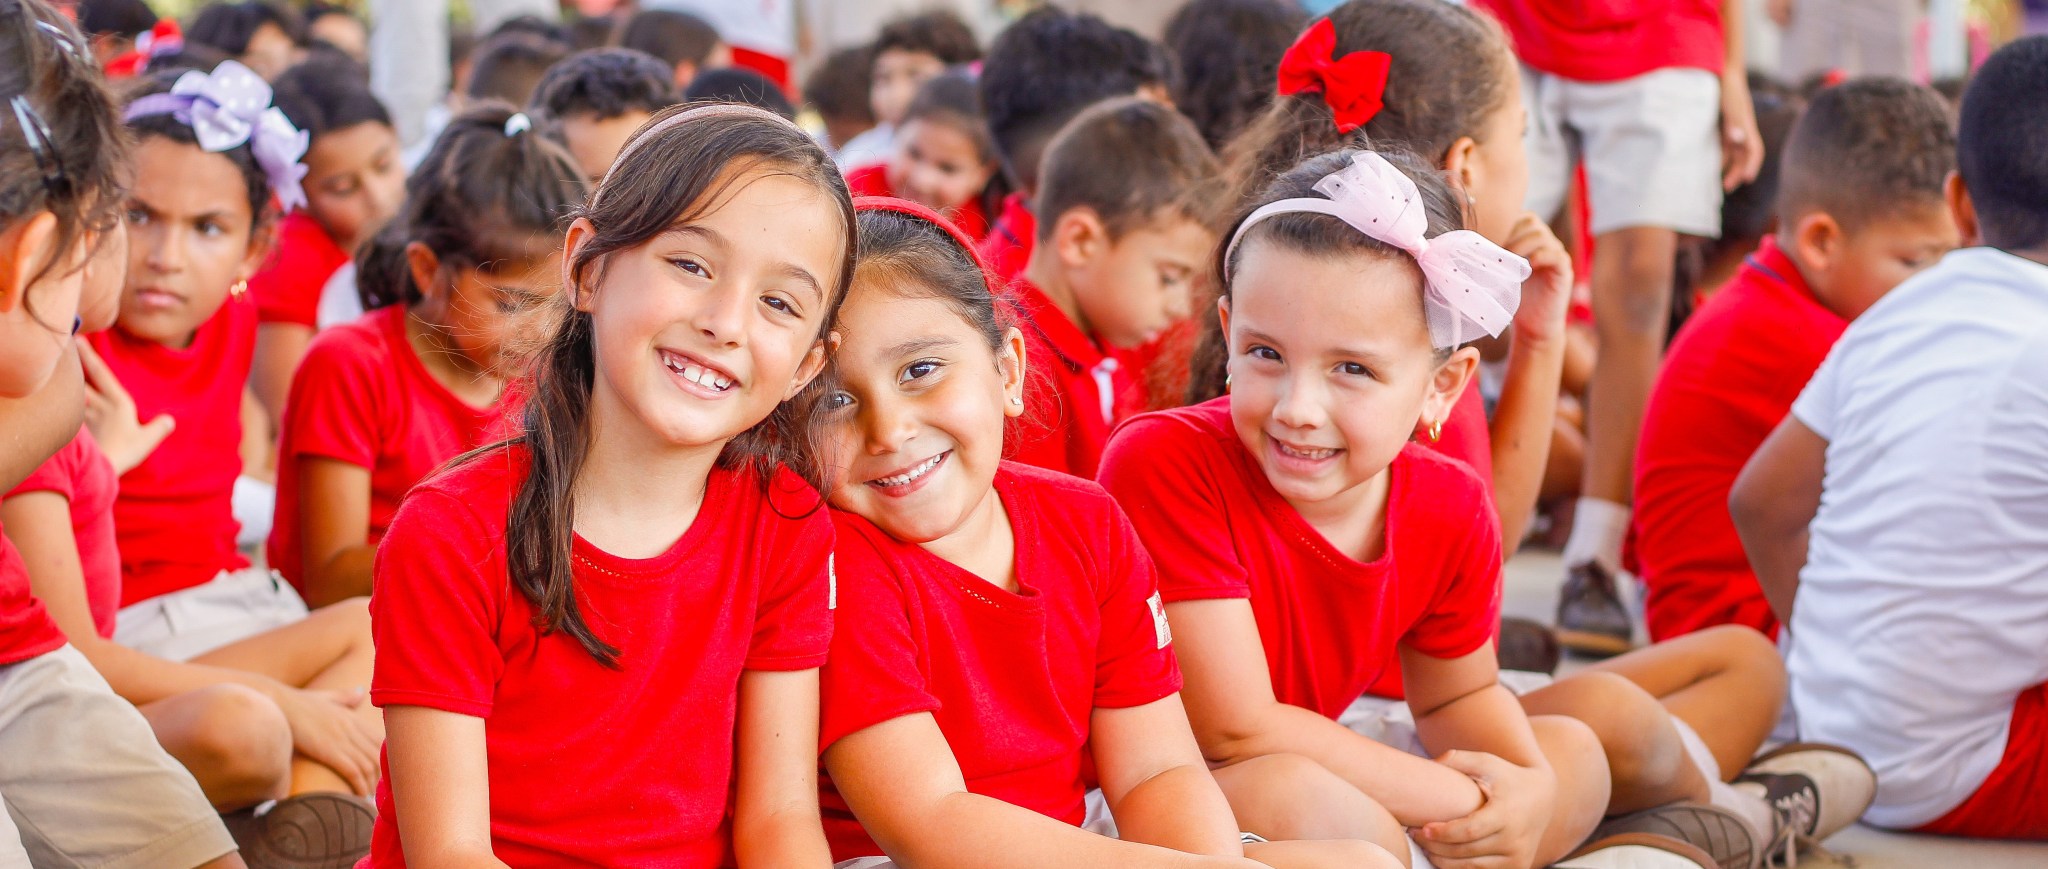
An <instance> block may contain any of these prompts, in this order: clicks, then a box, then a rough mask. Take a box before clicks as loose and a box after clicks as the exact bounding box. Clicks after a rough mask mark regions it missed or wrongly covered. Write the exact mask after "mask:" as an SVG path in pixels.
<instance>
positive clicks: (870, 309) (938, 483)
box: [822, 273, 1024, 544]
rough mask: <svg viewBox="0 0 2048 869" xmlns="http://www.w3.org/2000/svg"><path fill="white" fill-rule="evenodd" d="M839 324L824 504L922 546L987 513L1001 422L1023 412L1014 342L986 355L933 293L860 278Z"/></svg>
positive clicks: (1011, 335)
mask: <svg viewBox="0 0 2048 869" xmlns="http://www.w3.org/2000/svg"><path fill="white" fill-rule="evenodd" d="M839 324H840V325H839V328H838V330H837V334H838V335H839V339H840V340H839V344H838V346H837V347H836V348H835V349H834V350H833V351H832V359H833V370H834V372H835V373H836V374H837V375H838V380H839V391H838V392H836V393H834V394H833V395H832V396H830V397H829V398H828V399H827V400H826V403H825V411H824V419H825V420H826V428H825V431H824V433H823V435H824V436H823V438H822V439H823V440H824V442H825V450H824V459H825V461H824V464H825V467H826V474H827V479H828V480H829V481H830V485H829V488H828V490H827V491H828V492H829V494H830V497H831V501H832V506H834V507H837V508H839V509H841V510H845V511H847V512H850V513H853V514H856V515H858V516H860V517H861V518H864V519H866V520H868V521H870V522H873V523H875V525H876V527H878V528H881V529H882V530H883V531H885V532H887V533H888V534H889V536H891V537H894V538H896V539H898V540H902V541H905V542H908V543H920V544H925V543H931V542H933V541H936V540H940V539H942V538H945V537H946V536H947V535H949V534H952V533H953V532H955V531H956V530H959V529H961V528H962V527H963V526H966V525H967V520H968V518H969V517H970V516H973V515H974V514H975V513H977V512H978V511H981V510H986V509H992V508H993V507H994V506H995V498H996V497H997V496H996V493H995V489H994V487H993V483H994V481H995V476H996V470H997V468H998V467H999V466H1000V465H1001V463H1002V458H1003V426H1004V423H1005V421H1006V420H1007V419H1008V418H1009V417H1011V416H1015V415H1017V414H1018V413H1020V412H1022V410H1023V382H1024V381H1023V362H1022V360H1023V354H1024V337H1023V335H1022V334H1021V333H1020V332H1018V331H1017V330H1016V329H1010V330H1009V331H1008V334H1007V335H1005V337H1004V340H1003V347H1002V348H1001V349H992V348H990V347H989V342H988V339H987V338H986V337H983V335H982V333H981V332H980V331H978V330H976V329H975V328H974V326H973V325H971V324H969V323H968V322H967V320H966V319H964V318H963V317H962V316H961V314H960V312H959V311H958V310H957V309H956V308H955V307H954V306H953V305H952V304H951V303H949V302H947V301H945V300H944V299H943V298H942V297H938V296H936V295H934V294H932V293H928V292H923V291H913V292H909V293H906V292H904V290H903V288H901V287H896V286H891V285H890V278H889V277H879V278H877V277H871V276H870V275H869V274H866V273H863V274H861V275H859V276H857V277H856V278H855V280H854V285H853V289H852V290H850V291H849V292H848V295H847V299H846V304H845V305H844V306H843V307H841V308H840V311H839Z"/></svg>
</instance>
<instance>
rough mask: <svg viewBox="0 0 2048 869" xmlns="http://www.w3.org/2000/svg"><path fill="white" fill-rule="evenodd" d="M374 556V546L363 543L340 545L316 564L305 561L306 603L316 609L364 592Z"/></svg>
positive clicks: (367, 584)
mask: <svg viewBox="0 0 2048 869" xmlns="http://www.w3.org/2000/svg"><path fill="white" fill-rule="evenodd" d="M376 560H377V547H375V546H371V545H370V544H368V543H364V544H360V545H357V546H350V547H347V548H345V549H342V550H340V551H338V552H336V553H334V554H333V555H332V556H331V557H329V558H327V559H326V560H325V561H323V562H321V563H320V564H319V565H317V566H316V565H307V567H308V568H309V569H308V570H307V571H306V575H305V577H304V579H305V586H306V606H308V607H311V608H313V609H319V608H320V607H323V606H326V605H328V604H331V603H340V602H341V601H344V600H347V599H349V598H352V597H363V596H366V595H368V594H369V593H370V585H371V582H370V580H371V570H372V567H373V566H374V565H375V564H376Z"/></svg>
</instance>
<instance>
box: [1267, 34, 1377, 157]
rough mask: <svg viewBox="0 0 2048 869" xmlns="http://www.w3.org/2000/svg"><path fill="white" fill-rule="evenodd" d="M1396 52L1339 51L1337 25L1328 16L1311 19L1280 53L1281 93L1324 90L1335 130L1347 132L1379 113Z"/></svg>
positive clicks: (1319, 91) (1323, 93)
mask: <svg viewBox="0 0 2048 869" xmlns="http://www.w3.org/2000/svg"><path fill="white" fill-rule="evenodd" d="M1393 61H1394V58H1393V55H1390V54H1388V53H1386V52H1384V51H1354V52H1351V53H1350V54H1347V55H1344V56H1343V57H1337V28H1336V27H1335V26H1334V25H1332V24H1331V23H1330V19H1328V18H1324V19H1322V20H1320V21H1317V22H1316V23H1315V24H1313V25H1311V26H1310V27H1309V29H1308V30H1307V32H1304V33H1303V34H1301V38H1300V39H1297V40H1295V41H1294V44H1293V45H1291V46H1288V48H1287V53H1286V54H1285V55H1282V56H1281V57H1280V95H1281V96H1283V97H1284V96H1287V95H1289V94H1298V93H1321V94H1322V95H1323V102H1324V103H1326V104H1328V105H1329V107H1330V114H1331V115H1332V116H1334V117H1335V118H1336V119H1337V132H1339V133H1349V132H1351V131H1352V130H1356V129H1358V128H1359V127H1363V126H1365V122H1367V121H1370V120H1372V118H1373V116H1374V115H1377V114H1379V113H1380V109H1381V107H1382V106H1383V105H1384V104H1383V103H1382V102H1381V101H1380V98H1381V97H1382V96H1384V95H1385V94H1386V91H1387V67H1388V65H1390V64H1392V63H1393Z"/></svg>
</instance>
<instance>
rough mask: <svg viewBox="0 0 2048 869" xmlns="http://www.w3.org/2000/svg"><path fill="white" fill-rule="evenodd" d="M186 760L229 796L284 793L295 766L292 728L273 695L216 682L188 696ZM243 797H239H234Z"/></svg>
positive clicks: (263, 796) (252, 797)
mask: <svg viewBox="0 0 2048 869" xmlns="http://www.w3.org/2000/svg"><path fill="white" fill-rule="evenodd" d="M188 698H189V700H190V702H191V703H192V704H193V711H192V714H191V717H190V718H189V719H188V720H187V726H188V727H189V728H190V732H189V733H187V734H186V735H185V739H184V743H185V745H186V746H187V751H186V754H187V757H186V762H187V763H190V764H193V765H194V766H200V767H203V771H201V770H195V772H200V773H201V776H200V777H201V778H204V779H206V780H208V781H210V782H213V783H215V784H216V785H217V789H218V790H221V791H223V795H225V796H228V797H230V798H231V799H232V798H233V797H236V796H242V797H247V798H248V799H249V800H250V801H257V800H261V799H269V798H276V797H281V796H283V795H284V788H285V785H286V782H287V776H288V774H289V773H290V770H291V758H292V732H291V725H290V724H289V723H288V722H286V721H285V717H284V712H283V710H280V709H278V708H277V704H276V703H273V702H271V700H270V698H268V697H265V696H263V695H262V694H261V693H260V692H258V691H256V690H255V689H253V688H248V687H244V686H241V685H213V686H209V687H206V688H201V689H198V690H196V691H193V692H192V693H191V694H190V695H188ZM236 801H239V800H236Z"/></svg>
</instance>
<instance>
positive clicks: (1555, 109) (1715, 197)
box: [1522, 66, 1721, 238]
mask: <svg viewBox="0 0 2048 869" xmlns="http://www.w3.org/2000/svg"><path fill="white" fill-rule="evenodd" d="M1522 101H1523V104H1524V105H1526V106H1527V107H1528V110H1529V128H1528V133H1527V134H1526V135H1524V136H1523V138H1522V145H1523V148H1524V149H1525V150H1527V151H1528V152H1529V196H1528V199H1527V205H1528V207H1529V210H1530V211H1534V212H1536V214H1537V216H1539V217H1542V218H1543V219H1545V220H1548V219H1550V218H1551V217H1554V216H1556V215H1557V213H1558V212H1559V210H1560V209H1562V208H1563V207H1564V201H1565V194H1566V193H1567V192H1569V191H1570V190H1571V186H1572V180H1573V178H1574V177H1576V176H1575V174H1574V173H1573V172H1572V168H1573V166H1574V165H1576V164H1579V163H1584V164H1585V167H1586V195H1587V199H1588V205H1589V206H1590V207H1591V209H1592V230H1593V234H1594V235H1596V236H1597V235H1601V234H1603V233H1607V232H1612V231H1614V230H1617V229H1629V228H1631V227H1639V226H1653V227H1662V228H1664V229H1670V230H1674V231H1677V232H1681V233H1684V234H1686V235H1697V236H1703V237H1706V238H1719V237H1720V235H1721V79H1720V77H1719V76H1716V75H1714V74H1713V73H1711V72H1708V71H1706V70H1703V69H1675V68H1674V69H1660V70H1656V71H1654V72H1649V73H1645V74H1643V75H1639V76H1636V77H1635V78H1628V79H1622V80H1621V81H1615V82H1582V81H1573V80H1571V79H1566V78H1559V77H1557V76H1554V75H1550V74H1548V73H1542V72H1537V71H1536V70H1533V69H1530V68H1529V67H1526V66H1525V67H1522Z"/></svg>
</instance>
